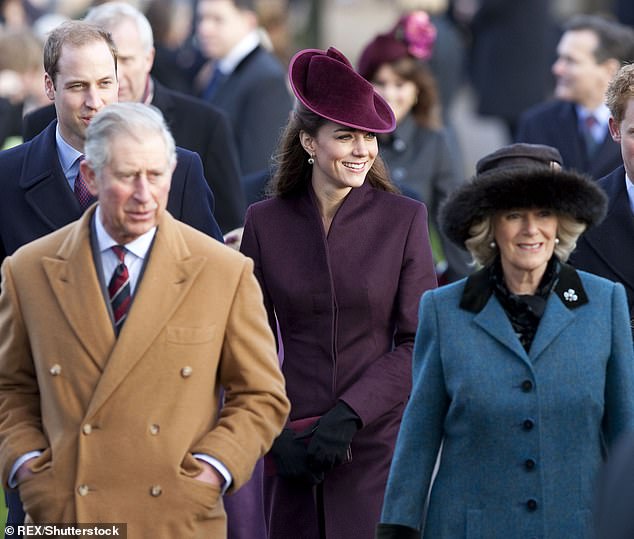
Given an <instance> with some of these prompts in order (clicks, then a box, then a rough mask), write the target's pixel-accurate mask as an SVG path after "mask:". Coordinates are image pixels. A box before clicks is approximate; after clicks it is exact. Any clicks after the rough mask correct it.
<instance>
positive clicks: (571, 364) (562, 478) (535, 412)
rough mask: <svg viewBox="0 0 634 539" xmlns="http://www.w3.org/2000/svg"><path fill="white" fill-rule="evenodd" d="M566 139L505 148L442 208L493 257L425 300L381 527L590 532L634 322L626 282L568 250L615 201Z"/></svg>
mask: <svg viewBox="0 0 634 539" xmlns="http://www.w3.org/2000/svg"><path fill="white" fill-rule="evenodd" d="M557 153H558V152H556V151H555V150H553V149H552V148H549V147H545V146H533V145H526V144H521V145H513V146H510V147H505V148H503V149H501V150H498V152H496V153H494V154H492V155H490V156H488V157H486V158H484V159H483V160H481V162H480V163H478V174H477V176H476V177H475V178H474V180H473V181H472V182H471V183H469V184H466V185H465V186H463V187H462V188H460V189H459V190H458V191H456V192H455V193H454V195H453V196H451V197H450V198H449V199H448V201H447V204H446V205H445V206H444V208H443V211H442V221H441V222H442V226H443V228H444V230H445V232H446V234H447V235H448V237H450V238H451V239H452V240H453V241H455V242H456V243H459V244H464V245H466V247H467V248H468V249H469V251H470V252H471V254H472V256H473V257H474V258H475V259H476V261H478V262H479V263H480V264H481V265H483V266H484V267H483V269H481V270H480V271H478V272H476V273H474V274H473V275H471V276H470V277H468V278H467V279H464V280H462V281H459V282H457V283H454V284H452V285H448V286H446V287H444V288H441V289H438V290H435V291H430V292H427V293H426V294H425V295H424V296H423V299H422V301H421V305H420V311H419V326H418V331H417V335H416V343H415V347H414V366H413V371H414V373H413V380H414V387H413V390H412V395H411V397H410V400H409V403H408V405H407V407H406V411H405V414H404V417H403V422H402V426H401V430H400V432H399V436H398V440H397V445H396V449H395V454H394V459H393V462H392V466H391V469H390V476H389V480H388V486H387V490H386V495H385V501H384V505H383V511H382V517H381V524H380V525H379V527H378V531H377V537H379V538H381V539H384V538H402V539H405V538H407V539H409V538H412V539H413V538H420V537H421V536H422V537H423V538H424V539H460V538H469V539H473V538H481V539H496V538H500V539H513V538H533V537H539V538H540V539H571V538H575V539H583V538H586V537H590V536H591V531H592V519H591V510H592V502H593V495H594V483H595V479H596V473H597V469H598V468H599V466H600V464H601V462H602V459H603V457H604V456H605V451H606V449H608V448H609V447H610V445H611V444H612V442H613V441H614V440H615V439H616V438H617V437H618V435H619V434H621V433H623V432H624V431H628V430H632V429H633V428H634V357H633V350H632V334H631V331H630V324H629V317H628V312H627V303H626V299H625V292H624V290H623V287H622V286H621V285H620V284H616V283H613V282H610V281H607V280H605V279H602V278H600V277H596V276H593V275H590V274H588V273H585V272H581V271H579V272H577V271H575V270H574V269H573V268H572V267H571V266H568V265H566V264H565V263H564V261H565V260H566V258H567V256H568V254H569V253H570V251H571V250H572V249H573V248H574V245H575V240H576V238H577V237H578V236H579V234H580V233H581V232H582V231H583V230H584V229H585V227H587V226H592V225H593V224H596V223H597V222H598V221H600V220H601V219H602V217H603V215H604V213H605V208H606V201H605V196H604V195H603V193H602V192H601V191H600V189H599V188H598V187H597V186H596V185H594V184H593V183H592V182H591V181H590V180H588V179H586V178H584V177H583V176H580V175H578V174H577V173H573V172H567V171H563V170H560V169H559V167H558V166H554V161H557V159H558V155H557ZM441 447H442V450H441ZM438 457H439V467H438V472H437V475H436V477H435V479H433V480H432V472H433V470H434V464H435V463H436V459H437V458H438ZM426 504H427V509H425V507H426ZM421 531H422V535H421Z"/></svg>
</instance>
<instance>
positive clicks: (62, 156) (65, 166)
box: [55, 122, 84, 191]
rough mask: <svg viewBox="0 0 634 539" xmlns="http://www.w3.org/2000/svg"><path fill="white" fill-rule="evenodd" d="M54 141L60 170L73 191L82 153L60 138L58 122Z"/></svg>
mask: <svg viewBox="0 0 634 539" xmlns="http://www.w3.org/2000/svg"><path fill="white" fill-rule="evenodd" d="M55 143H56V145H57V156H58V157H59V162H60V164H61V165H62V171H63V172H64V176H65V177H66V181H67V182H68V185H69V186H70V190H71V191H73V190H74V189H75V178H76V177H77V173H78V172H79V158H80V157H81V156H82V155H84V154H83V153H81V152H80V151H78V150H76V149H75V148H73V147H72V146H71V145H70V144H68V142H66V141H65V140H64V139H63V138H62V135H61V133H60V132H59V122H58V123H57V126H56V127H55Z"/></svg>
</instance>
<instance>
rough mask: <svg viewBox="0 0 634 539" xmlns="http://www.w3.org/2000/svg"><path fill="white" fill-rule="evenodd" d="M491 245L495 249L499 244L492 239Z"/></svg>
mask: <svg viewBox="0 0 634 539" xmlns="http://www.w3.org/2000/svg"><path fill="white" fill-rule="evenodd" d="M489 247H491V249H495V248H496V247H497V244H496V243H495V242H494V241H492V242H491V243H489Z"/></svg>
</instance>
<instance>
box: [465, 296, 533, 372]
mask: <svg viewBox="0 0 634 539" xmlns="http://www.w3.org/2000/svg"><path fill="white" fill-rule="evenodd" d="M473 321H474V322H475V323H476V324H477V325H478V326H480V327H481V328H482V329H483V330H484V331H486V332H487V333H488V334H489V335H491V337H493V338H494V339H496V340H497V341H499V342H500V343H501V344H503V345H504V346H506V347H507V348H508V349H509V350H510V351H511V352H513V353H514V354H515V355H516V356H518V357H519V358H521V359H522V360H523V361H525V362H528V355H527V354H526V351H525V350H524V348H523V347H522V344H521V343H520V340H519V339H518V338H517V335H515V332H514V331H513V326H511V322H510V321H509V319H508V316H507V315H506V313H505V312H504V309H503V308H502V306H501V305H500V302H499V301H498V300H497V299H496V298H495V295H493V294H491V297H490V298H489V301H487V303H486V305H485V306H484V308H483V309H482V310H481V311H480V312H479V313H478V314H476V315H475V317H474V319H473Z"/></svg>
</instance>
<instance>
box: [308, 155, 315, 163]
mask: <svg viewBox="0 0 634 539" xmlns="http://www.w3.org/2000/svg"><path fill="white" fill-rule="evenodd" d="M308 164H309V165H314V164H315V158H314V157H313V156H312V155H311V156H310V157H309V158H308Z"/></svg>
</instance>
